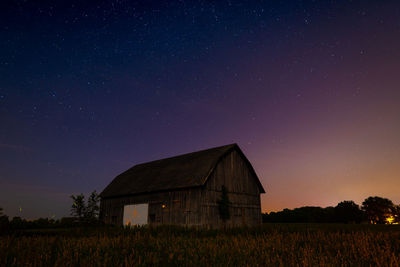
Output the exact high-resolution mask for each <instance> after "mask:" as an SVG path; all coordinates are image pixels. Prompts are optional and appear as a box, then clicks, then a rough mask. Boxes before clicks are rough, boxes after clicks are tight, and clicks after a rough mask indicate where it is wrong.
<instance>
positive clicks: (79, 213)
mask: <svg viewBox="0 0 400 267" xmlns="http://www.w3.org/2000/svg"><path fill="white" fill-rule="evenodd" d="M71 198H72V200H73V203H72V207H71V215H72V216H74V217H75V218H77V219H78V221H79V222H83V220H84V217H85V213H86V205H85V196H84V195H83V194H80V195H76V196H74V195H71Z"/></svg>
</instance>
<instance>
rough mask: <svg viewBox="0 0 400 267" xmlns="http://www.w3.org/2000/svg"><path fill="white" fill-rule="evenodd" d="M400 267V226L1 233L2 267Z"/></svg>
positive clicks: (285, 225)
mask: <svg viewBox="0 0 400 267" xmlns="http://www.w3.org/2000/svg"><path fill="white" fill-rule="evenodd" d="M154 265H163V266H165V265H167V266H176V265H178V266H188V265H189V266H193V267H194V266H212V265H214V266H215V265H217V266H400V227H399V226H388V225H334V224H266V225H263V226H260V227H257V228H239V229H229V230H219V231H218V230H196V229H190V228H180V227H172V226H163V227H158V228H133V229H122V228H117V227H111V228H110V227H109V228H105V227H100V228H99V227H98V228H76V229H46V230H25V231H14V232H9V233H2V234H0V266H154Z"/></svg>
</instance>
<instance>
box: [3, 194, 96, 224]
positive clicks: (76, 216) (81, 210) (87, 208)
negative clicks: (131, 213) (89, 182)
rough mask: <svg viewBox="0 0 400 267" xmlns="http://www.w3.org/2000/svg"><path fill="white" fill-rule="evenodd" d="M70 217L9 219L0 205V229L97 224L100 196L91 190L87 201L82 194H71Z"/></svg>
mask: <svg viewBox="0 0 400 267" xmlns="http://www.w3.org/2000/svg"><path fill="white" fill-rule="evenodd" d="M71 199H72V205H71V217H63V218H61V219H58V220H55V219H51V218H39V219H36V220H26V219H23V218H21V217H18V216H16V217H13V218H12V219H9V217H8V216H7V215H5V214H4V213H3V209H2V208H1V207H0V230H2V229H40V228H43V229H44V228H64V227H74V226H89V225H99V224H101V222H100V221H99V211H100V207H99V202H100V196H99V195H98V194H97V192H96V191H93V192H92V193H91V194H90V195H89V197H88V199H87V201H85V196H84V195H83V194H79V195H71Z"/></svg>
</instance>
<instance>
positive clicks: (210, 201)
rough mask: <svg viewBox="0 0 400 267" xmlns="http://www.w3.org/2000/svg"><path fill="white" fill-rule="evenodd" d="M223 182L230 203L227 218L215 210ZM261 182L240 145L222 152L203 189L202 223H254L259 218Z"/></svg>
mask: <svg viewBox="0 0 400 267" xmlns="http://www.w3.org/2000/svg"><path fill="white" fill-rule="evenodd" d="M222 186H225V188H226V190H227V192H228V197H229V200H230V202H231V205H230V215H231V216H230V219H229V220H228V221H226V222H223V221H221V219H220V218H219V211H218V200H219V199H220V198H221V194H222ZM260 193H264V189H263V187H262V186H260V183H259V180H258V177H257V176H256V174H255V172H254V170H253V169H252V167H251V165H250V166H249V163H248V160H247V159H246V158H245V156H244V155H243V153H242V152H241V151H240V149H239V148H237V149H233V150H231V151H230V152H229V153H227V154H226V155H224V157H222V158H221V159H220V161H219V162H218V164H217V165H216V167H215V168H214V170H213V172H212V173H211V175H210V176H209V178H208V179H207V182H206V184H205V187H204V189H203V191H202V196H203V198H202V199H203V203H204V204H203V211H202V212H203V213H205V214H207V216H205V221H204V224H207V225H211V226H212V225H229V226H238V225H243V224H246V225H256V224H259V223H260V222H261V212H260V210H261V203H260Z"/></svg>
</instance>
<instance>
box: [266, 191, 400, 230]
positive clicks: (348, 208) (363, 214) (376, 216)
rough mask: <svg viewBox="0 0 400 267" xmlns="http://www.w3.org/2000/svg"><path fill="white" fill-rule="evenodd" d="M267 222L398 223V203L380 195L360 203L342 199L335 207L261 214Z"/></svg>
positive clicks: (399, 208)
mask: <svg viewBox="0 0 400 267" xmlns="http://www.w3.org/2000/svg"><path fill="white" fill-rule="evenodd" d="M262 218H263V222H264V223H268V222H272V223H372V224H392V223H400V205H395V204H394V203H393V202H392V201H391V200H389V199H387V198H382V197H377V196H375V197H368V198H366V199H365V200H364V201H363V203H362V205H361V206H359V205H357V204H356V203H355V202H354V201H352V200H349V201H342V202H340V203H339V204H337V206H336V207H326V208H321V207H301V208H295V209H293V210H290V209H284V210H282V211H279V212H270V213H267V212H266V213H263V214H262Z"/></svg>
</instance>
